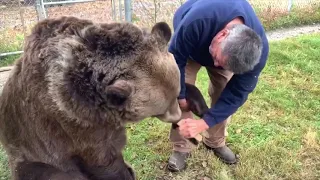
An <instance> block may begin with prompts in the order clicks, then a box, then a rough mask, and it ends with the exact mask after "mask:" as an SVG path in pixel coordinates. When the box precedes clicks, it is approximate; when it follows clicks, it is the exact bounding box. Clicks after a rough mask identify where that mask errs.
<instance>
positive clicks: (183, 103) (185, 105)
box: [178, 99, 189, 111]
mask: <svg viewBox="0 0 320 180" xmlns="http://www.w3.org/2000/svg"><path fill="white" fill-rule="evenodd" d="M178 103H179V106H180V109H181V110H182V111H189V106H188V103H187V100H186V99H179V100H178Z"/></svg>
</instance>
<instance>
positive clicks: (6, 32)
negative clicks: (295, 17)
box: [0, 0, 320, 60]
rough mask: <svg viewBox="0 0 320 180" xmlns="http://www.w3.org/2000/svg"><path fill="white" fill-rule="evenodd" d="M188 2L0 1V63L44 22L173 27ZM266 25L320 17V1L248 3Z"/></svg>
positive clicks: (288, 0)
mask: <svg viewBox="0 0 320 180" xmlns="http://www.w3.org/2000/svg"><path fill="white" fill-rule="evenodd" d="M185 1H186V0H0V60H1V57H4V56H7V55H10V54H19V53H21V50H22V45H23V39H24V37H25V35H27V34H28V33H29V32H30V28H31V27H32V26H33V25H34V24H35V23H36V22H38V21H39V20H40V19H43V18H54V17H59V16H76V17H79V18H86V19H90V20H93V21H96V22H110V21H119V20H121V21H124V20H126V21H131V22H133V23H135V24H137V25H139V26H146V27H150V26H152V25H153V24H154V23H155V22H159V21H166V22H168V23H169V24H170V25H171V24H172V18H173V14H174V12H175V10H176V9H177V8H178V7H179V6H180V5H181V4H182V3H184V2H185ZM248 1H249V2H250V3H251V4H252V6H253V7H254V9H255V10H256V12H257V14H258V16H259V17H260V18H261V20H262V21H263V22H272V21H275V19H276V18H279V17H283V16H289V15H290V13H291V12H292V11H293V10H294V9H306V11H308V12H310V11H311V12H312V11H315V13H319V10H320V0H248Z"/></svg>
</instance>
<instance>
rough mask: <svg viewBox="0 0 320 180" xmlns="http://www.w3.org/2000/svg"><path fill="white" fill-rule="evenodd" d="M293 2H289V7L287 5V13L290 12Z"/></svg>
mask: <svg viewBox="0 0 320 180" xmlns="http://www.w3.org/2000/svg"><path fill="white" fill-rule="evenodd" d="M292 1H293V0H289V3H288V4H289V5H288V12H290V11H291V8H292V3H293V2H292Z"/></svg>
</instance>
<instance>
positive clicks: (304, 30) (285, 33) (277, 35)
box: [267, 24, 320, 41]
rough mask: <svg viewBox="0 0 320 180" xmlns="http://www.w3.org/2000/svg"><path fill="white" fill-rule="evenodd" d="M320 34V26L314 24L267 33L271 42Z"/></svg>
mask: <svg viewBox="0 0 320 180" xmlns="http://www.w3.org/2000/svg"><path fill="white" fill-rule="evenodd" d="M315 32H320V24H313V25H307V26H299V27H293V28H284V29H278V30H275V31H269V32H267V37H268V39H269V40H273V41H274V40H282V39H285V38H289V37H294V36H299V35H302V34H309V33H315Z"/></svg>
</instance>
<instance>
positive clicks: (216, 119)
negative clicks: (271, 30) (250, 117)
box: [203, 43, 269, 127]
mask: <svg viewBox="0 0 320 180" xmlns="http://www.w3.org/2000/svg"><path fill="white" fill-rule="evenodd" d="M264 46H265V47H264V48H265V49H264V52H263V53H262V56H261V58H260V63H259V64H258V65H257V66H256V67H255V68H254V69H253V70H252V71H250V72H247V73H245V74H241V75H239V74H237V75H233V77H232V78H231V79H230V81H229V82H228V83H227V85H226V87H225V89H224V90H223V91H222V93H221V95H220V97H219V98H218V100H217V102H216V104H215V105H214V107H212V108H210V110H209V111H208V112H207V113H206V114H205V115H204V117H203V120H204V121H205V122H206V123H207V124H208V126H209V127H213V126H214V125H216V124H218V123H220V122H222V121H224V120H225V119H227V118H228V117H229V116H230V115H232V114H233V113H234V112H236V111H237V110H238V108H239V107H240V106H242V105H243V104H244V103H245V101H246V100H247V98H248V95H249V93H251V92H252V91H253V90H254V89H255V87H256V85H257V82H258V78H259V75H260V73H261V71H262V69H263V68H264V66H265V64H266V60H267V57H268V53H269V47H268V44H267V43H265V45H264Z"/></svg>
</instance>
